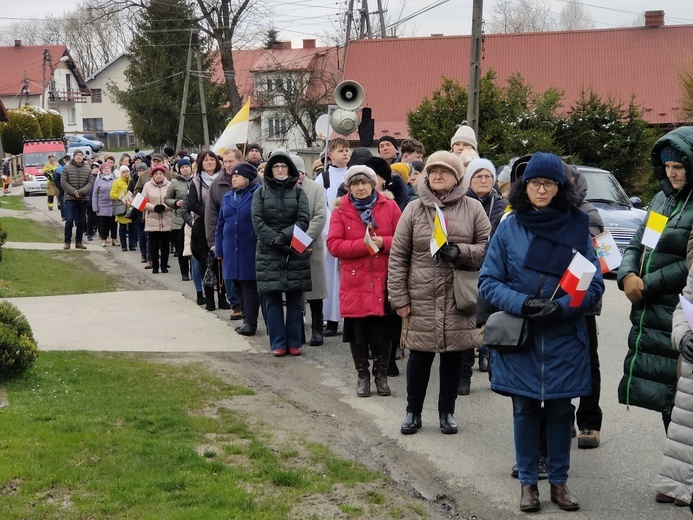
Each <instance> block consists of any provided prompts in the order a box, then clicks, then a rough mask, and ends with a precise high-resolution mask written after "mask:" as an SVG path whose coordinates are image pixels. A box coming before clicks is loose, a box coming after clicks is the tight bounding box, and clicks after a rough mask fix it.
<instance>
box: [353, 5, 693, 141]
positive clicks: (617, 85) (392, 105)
mask: <svg viewBox="0 0 693 520" xmlns="http://www.w3.org/2000/svg"><path fill="white" fill-rule="evenodd" d="M645 19H646V22H645V25H644V26H641V27H625V28H618V29H590V30H579V31H558V32H542V33H520V34H487V35H485V36H484V39H483V46H482V49H483V50H482V60H481V72H482V75H483V74H485V73H486V72H488V71H489V70H491V69H493V70H494V71H495V72H496V78H497V81H498V82H499V84H500V85H505V84H506V80H507V78H508V77H510V76H511V75H513V74H515V73H517V72H519V73H520V75H521V76H522V77H523V79H524V80H525V82H526V83H527V84H529V85H531V86H532V87H533V88H534V90H535V91H537V92H543V91H545V90H547V89H549V88H550V87H555V88H557V89H559V90H562V91H563V92H564V93H565V95H564V98H563V105H564V106H565V107H566V109H567V108H568V107H569V106H570V104H571V103H572V102H573V101H574V100H576V99H578V98H579V96H580V91H581V90H584V89H592V90H593V91H594V92H596V93H597V94H599V95H600V96H601V97H602V99H605V100H606V99H616V100H621V101H623V102H624V104H625V105H627V104H628V103H629V101H630V99H631V96H632V95H634V96H635V102H636V103H637V104H639V105H641V106H642V108H643V110H644V118H645V119H646V120H647V121H648V122H649V123H650V124H651V125H656V126H659V127H662V128H664V129H667V128H671V127H674V126H679V125H682V124H687V123H690V122H689V121H683V120H682V118H681V115H680V109H679V107H680V106H681V95H682V92H681V88H680V85H679V74H680V73H681V72H682V71H684V70H687V71H689V72H693V25H670V26H668V25H665V24H664V12H663V11H650V12H648V13H646V17H645ZM470 50H471V37H470V36H431V37H426V38H392V39H371V40H357V41H352V42H350V43H349V45H348V49H347V54H346V60H345V64H344V76H343V77H344V79H349V80H354V81H357V82H359V83H360V84H361V85H362V86H363V88H364V91H365V102H364V104H363V105H362V106H367V107H370V108H371V109H372V118H373V119H374V120H375V139H376V140H377V139H378V138H380V137H382V136H383V135H391V136H393V137H395V138H396V139H406V138H407V137H409V132H408V128H407V112H409V111H412V110H415V109H416V108H417V107H418V106H419V104H420V103H421V102H422V101H423V99H424V98H426V97H430V96H431V94H432V93H433V92H434V91H435V90H437V89H438V88H440V86H441V83H442V78H443V77H445V78H450V79H454V80H456V81H458V82H459V83H460V84H462V85H465V86H466V85H468V83H469V62H470ZM462 123H463V122H462V121H460V124H462ZM349 138H350V139H352V140H354V141H356V142H358V135H356V134H355V133H354V134H352V135H351V136H349Z"/></svg>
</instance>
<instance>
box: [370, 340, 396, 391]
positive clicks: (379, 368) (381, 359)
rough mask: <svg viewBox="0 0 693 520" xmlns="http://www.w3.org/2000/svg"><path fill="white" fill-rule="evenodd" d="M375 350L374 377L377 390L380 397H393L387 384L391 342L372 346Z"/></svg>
mask: <svg viewBox="0 0 693 520" xmlns="http://www.w3.org/2000/svg"><path fill="white" fill-rule="evenodd" d="M371 347H372V349H373V375H374V376H375V388H376V390H377V391H378V395H391V394H392V391H391V390H390V387H389V385H388V384H387V369H388V367H389V366H390V342H389V341H386V342H385V343H379V344H377V345H372V346H371Z"/></svg>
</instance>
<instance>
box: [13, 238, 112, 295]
mask: <svg viewBox="0 0 693 520" xmlns="http://www.w3.org/2000/svg"><path fill="white" fill-rule="evenodd" d="M116 289H117V285H116V281H115V279H114V278H113V277H112V276H110V275H108V274H106V273H103V272H101V271H99V270H98V269H97V267H96V266H95V265H94V264H93V263H92V262H91V261H90V260H89V259H88V257H87V256H86V255H85V254H84V253H82V252H81V251H80V252H68V251H33V250H22V249H7V248H3V251H2V262H1V263H0V298H17V297H23V296H54V295H58V294H86V293H98V292H112V291H115V290H116Z"/></svg>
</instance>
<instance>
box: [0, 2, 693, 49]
mask: <svg viewBox="0 0 693 520" xmlns="http://www.w3.org/2000/svg"><path fill="white" fill-rule="evenodd" d="M382 1H383V5H384V6H386V8H387V9H388V11H389V16H390V17H392V18H399V17H400V15H399V13H400V12H402V16H407V15H411V14H413V13H416V12H418V11H422V10H425V9H426V8H427V7H429V6H433V5H435V4H439V3H441V2H444V3H441V5H439V6H438V7H434V8H432V9H430V10H428V11H426V12H424V13H423V14H420V15H418V16H416V17H415V18H413V19H412V20H411V21H410V22H408V23H407V25H406V26H405V28H404V30H403V33H404V35H406V36H410V35H416V36H428V35H430V34H432V33H443V34H446V35H451V34H469V33H470V32H471V12H472V0H447V1H445V0H405V1H406V4H405V7H404V9H403V11H402V1H403V0H382ZM544 2H545V3H546V4H547V5H550V6H551V9H552V11H553V12H555V13H557V14H558V13H559V12H560V11H561V9H562V8H563V6H564V5H565V4H566V2H567V0H544ZM76 3H77V2H76V1H75V0H22V1H12V0H3V1H2V7H0V31H4V30H7V29H8V27H9V26H11V24H12V23H14V21H13V20H12V18H19V19H23V18H32V17H42V16H44V15H45V14H53V15H60V14H62V13H63V12H65V11H69V10H72V9H74V8H75V4H76ZM494 3H495V0H485V2H484V18H485V19H487V20H488V19H490V18H491V17H492V15H493V9H492V8H493V5H494ZM600 3H602V4H606V3H607V2H600ZM596 4H597V2H595V1H594V0H592V3H590V1H589V0H588V1H585V2H583V5H584V6H585V7H586V9H587V10H588V12H589V13H590V15H591V16H592V19H593V20H594V25H595V27H596V28H598V29H606V28H614V27H629V26H632V25H633V24H634V20H636V19H637V17H638V15H641V14H642V13H643V12H645V11H647V10H663V11H664V13H665V23H666V24H668V25H674V24H693V2H692V1H691V0H609V2H608V4H609V7H601V6H598V5H596ZM277 5H278V7H277V8H276V9H273V12H274V13H276V18H275V19H274V25H275V27H276V28H277V29H278V30H279V36H280V38H283V39H291V40H292V41H294V42H300V40H301V39H302V38H313V37H317V38H318V39H319V40H322V37H323V35H324V33H325V32H329V31H330V30H331V28H332V27H335V26H336V25H335V23H336V21H337V20H339V19H340V18H343V17H344V10H345V8H346V5H348V0H277ZM355 5H359V3H358V2H357V1H355ZM377 5H378V4H377V0H371V1H370V3H369V10H370V11H374V10H376V9H377ZM95 22H96V23H89V24H88V25H87V26H85V27H90V28H91V29H94V30H103V29H104V27H101V26H100V25H99V23H98V21H95ZM268 22H269V21H268ZM321 43H325V42H321Z"/></svg>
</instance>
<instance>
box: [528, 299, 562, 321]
mask: <svg viewBox="0 0 693 520" xmlns="http://www.w3.org/2000/svg"><path fill="white" fill-rule="evenodd" d="M522 315H523V316H525V317H526V318H528V319H530V320H537V321H539V322H542V323H546V322H549V321H553V320H560V319H561V318H562V317H563V309H561V305H560V304H559V303H558V302H555V301H551V300H546V299H544V298H527V299H526V300H525V303H524V305H523V306H522Z"/></svg>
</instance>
